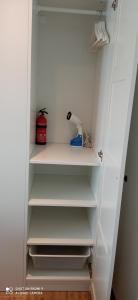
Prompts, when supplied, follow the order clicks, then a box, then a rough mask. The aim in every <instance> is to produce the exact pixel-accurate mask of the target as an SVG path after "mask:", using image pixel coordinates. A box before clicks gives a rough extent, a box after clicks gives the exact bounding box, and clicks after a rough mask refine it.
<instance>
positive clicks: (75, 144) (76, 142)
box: [70, 134, 83, 147]
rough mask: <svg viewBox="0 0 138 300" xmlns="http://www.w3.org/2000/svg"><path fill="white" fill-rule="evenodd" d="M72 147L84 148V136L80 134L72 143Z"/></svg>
mask: <svg viewBox="0 0 138 300" xmlns="http://www.w3.org/2000/svg"><path fill="white" fill-rule="evenodd" d="M70 145H71V146H72V147H82V146H83V138H82V135H80V134H78V135H77V136H75V137H74V138H73V139H72V140H71V141H70Z"/></svg>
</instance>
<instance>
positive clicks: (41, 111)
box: [39, 108, 48, 115]
mask: <svg viewBox="0 0 138 300" xmlns="http://www.w3.org/2000/svg"><path fill="white" fill-rule="evenodd" d="M39 112H40V113H42V114H47V115H48V112H47V111H46V108H43V109H40V110H39Z"/></svg>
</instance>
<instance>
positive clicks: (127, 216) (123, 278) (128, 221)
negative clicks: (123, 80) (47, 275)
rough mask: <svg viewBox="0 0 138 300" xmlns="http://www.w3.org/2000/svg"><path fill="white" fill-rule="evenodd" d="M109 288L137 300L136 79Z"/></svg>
mask: <svg viewBox="0 0 138 300" xmlns="http://www.w3.org/2000/svg"><path fill="white" fill-rule="evenodd" d="M126 174H127V175H128V182H127V183H124V190H123V202H122V210H121V219H120V227H119V236H118V247H117V255H116V264H115V272H114V282H113V287H114V291H115V294H116V298H117V300H130V299H131V300H137V299H138V76H137V82H136V90H135V97H134V107H133V114H132V123H131V130H130V138H129V146H128V154H127V163H126Z"/></svg>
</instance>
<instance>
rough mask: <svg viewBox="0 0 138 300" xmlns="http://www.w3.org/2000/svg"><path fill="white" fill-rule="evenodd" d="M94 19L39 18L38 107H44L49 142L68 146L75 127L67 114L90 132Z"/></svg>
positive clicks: (47, 15)
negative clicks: (77, 118) (80, 121)
mask: <svg viewBox="0 0 138 300" xmlns="http://www.w3.org/2000/svg"><path fill="white" fill-rule="evenodd" d="M93 23H94V18H93V17H90V16H77V15H68V14H67V15H66V14H55V13H47V14H46V15H45V16H43V17H40V26H39V57H38V65H39V68H38V86H37V87H38V94H37V98H38V102H37V103H38V106H37V108H38V109H39V108H43V107H47V109H48V112H49V115H48V141H49V142H59V143H68V142H69V140H70V138H72V134H74V126H73V125H72V124H70V123H69V122H68V121H67V120H66V114H67V112H68V111H70V110H71V111H72V112H73V113H75V114H77V115H78V116H79V117H80V118H81V120H82V121H83V123H84V125H85V126H86V127H87V129H88V130H89V131H91V124H94V123H93V122H94V121H93V116H94V111H93V107H94V103H93V101H94V87H95V64H96V55H95V54H91V53H90V51H89V43H90V37H91V32H92V29H93Z"/></svg>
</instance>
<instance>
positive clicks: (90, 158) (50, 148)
mask: <svg viewBox="0 0 138 300" xmlns="http://www.w3.org/2000/svg"><path fill="white" fill-rule="evenodd" d="M30 163H31V164H50V165H51V164H52V165H53V164H54V165H78V166H100V160H99V159H98V157H97V155H96V153H95V152H94V151H93V150H92V149H88V148H79V149H78V148H74V147H71V146H70V145H68V144H47V145H46V146H37V145H36V146H35V149H34V151H33V153H32V157H31V159H30Z"/></svg>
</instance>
